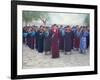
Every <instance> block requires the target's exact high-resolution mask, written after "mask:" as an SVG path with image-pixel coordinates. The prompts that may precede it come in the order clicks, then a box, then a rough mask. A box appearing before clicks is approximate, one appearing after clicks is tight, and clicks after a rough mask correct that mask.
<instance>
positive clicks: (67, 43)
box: [64, 32, 73, 52]
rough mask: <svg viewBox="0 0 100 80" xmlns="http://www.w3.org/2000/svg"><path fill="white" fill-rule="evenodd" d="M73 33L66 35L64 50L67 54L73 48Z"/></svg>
mask: <svg viewBox="0 0 100 80" xmlns="http://www.w3.org/2000/svg"><path fill="white" fill-rule="evenodd" d="M72 36H73V35H72V33H71V32H70V33H66V34H65V37H64V49H65V52H70V51H71V49H72V47H73V37H72Z"/></svg>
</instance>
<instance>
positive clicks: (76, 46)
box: [74, 26, 80, 51]
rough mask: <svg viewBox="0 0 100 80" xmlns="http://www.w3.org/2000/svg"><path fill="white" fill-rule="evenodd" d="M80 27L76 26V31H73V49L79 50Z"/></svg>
mask: <svg viewBox="0 0 100 80" xmlns="http://www.w3.org/2000/svg"><path fill="white" fill-rule="evenodd" d="M79 35H80V28H79V26H77V30H76V33H75V37H74V47H75V50H77V51H78V50H79V45H80V36H79Z"/></svg>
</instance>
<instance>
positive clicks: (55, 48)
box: [51, 30, 59, 58]
mask: <svg viewBox="0 0 100 80" xmlns="http://www.w3.org/2000/svg"><path fill="white" fill-rule="evenodd" d="M51 32H52V36H51V53H52V58H58V57H59V43H58V41H59V33H58V30H57V31H56V32H54V31H53V30H52V31H51Z"/></svg>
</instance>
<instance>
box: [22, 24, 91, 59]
mask: <svg viewBox="0 0 100 80" xmlns="http://www.w3.org/2000/svg"><path fill="white" fill-rule="evenodd" d="M89 36H90V33H89V27H87V26H79V25H76V26H69V25H67V26H65V27H64V26H63V25H60V26H59V27H58V25H57V24H53V25H52V26H51V27H47V26H42V25H41V26H40V27H39V28H38V27H37V26H25V27H23V44H25V45H27V46H28V47H29V48H31V49H36V50H37V51H38V53H39V54H40V53H43V52H45V54H48V53H49V54H51V55H52V58H59V57H60V52H63V53H64V54H70V53H71V51H72V50H74V51H79V52H80V53H82V54H85V53H86V50H87V49H88V48H89Z"/></svg>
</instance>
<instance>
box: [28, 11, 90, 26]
mask: <svg viewBox="0 0 100 80" xmlns="http://www.w3.org/2000/svg"><path fill="white" fill-rule="evenodd" d="M48 15H49V17H50V19H49V20H48V21H47V25H52V24H58V25H60V24H61V25H86V23H85V18H86V17H87V16H89V14H84V13H59V12H48ZM33 23H35V25H40V24H42V21H41V20H38V21H33V22H32V23H29V24H30V25H32V24H33Z"/></svg>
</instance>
